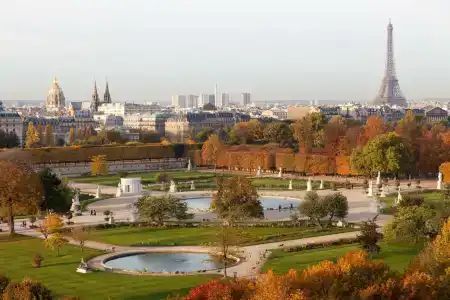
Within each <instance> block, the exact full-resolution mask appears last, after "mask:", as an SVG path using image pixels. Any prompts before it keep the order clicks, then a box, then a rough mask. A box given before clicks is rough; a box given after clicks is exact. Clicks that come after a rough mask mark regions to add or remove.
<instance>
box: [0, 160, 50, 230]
mask: <svg viewBox="0 0 450 300" xmlns="http://www.w3.org/2000/svg"><path fill="white" fill-rule="evenodd" d="M0 182H1V183H2V187H1V188H0V208H1V209H2V210H3V211H4V212H5V214H6V216H7V220H8V225H9V233H10V235H14V233H15V231H14V216H15V215H16V214H18V213H35V212H36V211H37V209H38V206H39V203H40V201H41V199H42V196H43V191H42V185H41V183H40V180H39V176H37V174H36V173H35V172H34V171H33V169H32V168H31V167H29V166H26V165H24V164H21V163H14V162H6V161H0Z"/></svg>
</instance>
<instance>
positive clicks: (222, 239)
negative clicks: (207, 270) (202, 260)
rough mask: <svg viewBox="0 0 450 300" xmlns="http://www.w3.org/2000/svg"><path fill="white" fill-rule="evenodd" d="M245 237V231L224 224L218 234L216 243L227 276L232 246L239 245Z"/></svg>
mask: <svg viewBox="0 0 450 300" xmlns="http://www.w3.org/2000/svg"><path fill="white" fill-rule="evenodd" d="M244 239H245V232H244V231H243V230H242V229H240V228H236V227H231V226H227V225H225V224H222V226H220V229H219V231H218V232H217V234H216V241H215V245H216V246H217V248H218V252H219V253H220V258H221V260H222V262H223V264H224V267H223V271H224V273H223V275H224V277H227V264H228V261H229V260H230V257H229V256H230V248H231V247H237V246H239V245H240V244H241V243H242V242H243V241H244Z"/></svg>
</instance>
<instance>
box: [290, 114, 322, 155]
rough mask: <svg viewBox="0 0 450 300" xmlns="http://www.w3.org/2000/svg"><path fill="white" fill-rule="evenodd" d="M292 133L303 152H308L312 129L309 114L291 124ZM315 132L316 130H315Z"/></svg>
mask: <svg viewBox="0 0 450 300" xmlns="http://www.w3.org/2000/svg"><path fill="white" fill-rule="evenodd" d="M292 128H293V131H294V135H295V137H296V139H297V141H298V143H299V146H300V150H301V152H303V153H309V152H310V151H311V149H312V147H313V141H314V133H315V132H314V129H313V123H312V120H311V117H310V116H305V117H303V118H302V119H300V120H298V121H297V122H296V123H294V124H293V125H292ZM316 133H317V131H316Z"/></svg>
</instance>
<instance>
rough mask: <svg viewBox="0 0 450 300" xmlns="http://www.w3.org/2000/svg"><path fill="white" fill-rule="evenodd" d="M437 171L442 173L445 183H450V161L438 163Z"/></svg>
mask: <svg viewBox="0 0 450 300" xmlns="http://www.w3.org/2000/svg"><path fill="white" fill-rule="evenodd" d="M439 172H441V173H442V175H443V177H444V178H443V179H444V182H445V183H450V162H445V163H443V164H441V165H440V167H439Z"/></svg>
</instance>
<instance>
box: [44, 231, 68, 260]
mask: <svg viewBox="0 0 450 300" xmlns="http://www.w3.org/2000/svg"><path fill="white" fill-rule="evenodd" d="M44 243H45V247H47V248H50V249H52V250H56V252H57V255H58V256H59V249H61V248H62V247H63V246H64V245H66V244H67V243H69V241H68V240H67V239H66V238H65V237H64V236H63V235H62V234H61V233H59V232H57V233H54V234H52V235H51V236H50V237H49V238H48V239H46V240H45V242H44Z"/></svg>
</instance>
